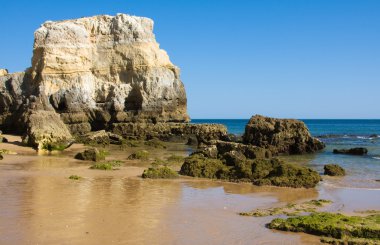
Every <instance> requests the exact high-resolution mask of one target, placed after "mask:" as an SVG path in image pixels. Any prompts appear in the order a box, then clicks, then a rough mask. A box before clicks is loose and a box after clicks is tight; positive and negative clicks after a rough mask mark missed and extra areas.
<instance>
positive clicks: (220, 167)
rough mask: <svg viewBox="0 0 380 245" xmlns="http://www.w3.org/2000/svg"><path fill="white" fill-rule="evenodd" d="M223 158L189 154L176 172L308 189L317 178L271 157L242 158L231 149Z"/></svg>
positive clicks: (310, 173)
mask: <svg viewBox="0 0 380 245" xmlns="http://www.w3.org/2000/svg"><path fill="white" fill-rule="evenodd" d="M226 155H227V157H226V159H228V160H229V162H228V164H227V163H226V159H224V160H223V159H211V158H207V157H205V156H203V155H202V154H200V153H198V154H193V155H191V156H190V157H187V158H186V159H185V163H184V164H183V165H182V167H181V171H180V174H182V175H188V176H193V177H202V178H211V179H224V180H230V181H250V182H252V183H253V184H256V185H274V186H281V187H293V188H301V187H304V188H312V187H315V186H316V185H317V184H318V182H319V181H320V176H319V174H318V173H317V172H316V171H314V170H311V169H309V168H305V167H300V166H296V165H292V164H287V163H284V162H282V161H280V160H278V159H276V158H274V159H255V160H244V158H243V156H242V155H240V154H239V153H238V154H236V155H234V154H232V153H231V152H230V153H228V154H225V156H226Z"/></svg>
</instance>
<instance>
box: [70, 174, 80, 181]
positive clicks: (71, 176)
mask: <svg viewBox="0 0 380 245" xmlns="http://www.w3.org/2000/svg"><path fill="white" fill-rule="evenodd" d="M69 179H71V180H81V179H83V178H82V177H80V176H78V175H70V177H69Z"/></svg>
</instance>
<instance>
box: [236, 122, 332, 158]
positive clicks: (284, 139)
mask: <svg viewBox="0 0 380 245" xmlns="http://www.w3.org/2000/svg"><path fill="white" fill-rule="evenodd" d="M243 141H244V143H246V144H252V145H255V146H259V147H263V148H267V149H270V150H271V151H272V152H273V153H274V154H281V153H283V154H302V153H313V152H316V151H319V150H322V149H323V148H324V147H325V145H324V143H323V142H321V141H319V140H318V139H316V138H313V137H312V136H311V134H310V132H309V130H308V128H307V127H306V125H305V124H304V123H303V122H302V121H299V120H294V119H276V118H270V117H263V116H260V115H256V116H253V117H252V118H251V119H250V120H249V122H248V124H247V125H246V127H245V133H244V135H243Z"/></svg>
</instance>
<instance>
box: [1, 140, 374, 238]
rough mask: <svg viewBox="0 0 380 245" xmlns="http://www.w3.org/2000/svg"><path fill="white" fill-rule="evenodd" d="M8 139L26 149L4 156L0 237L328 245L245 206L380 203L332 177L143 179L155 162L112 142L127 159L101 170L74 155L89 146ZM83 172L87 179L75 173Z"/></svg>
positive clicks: (360, 206) (181, 151)
mask: <svg viewBox="0 0 380 245" xmlns="http://www.w3.org/2000/svg"><path fill="white" fill-rule="evenodd" d="M5 137H7V138H8V139H9V141H10V142H9V143H6V144H5V143H1V146H0V148H1V149H7V150H10V151H12V152H15V153H17V155H4V160H2V161H0V196H1V202H0V234H1V236H0V244H319V238H317V237H314V236H310V235H305V234H292V233H284V232H276V231H272V230H268V229H266V228H265V224H266V223H268V222H269V221H270V220H271V217H262V218H255V217H242V216H239V215H237V213H238V212H243V211H249V210H252V209H254V208H265V207H271V206H279V205H282V204H284V203H288V202H301V201H305V200H310V199H316V198H324V199H330V200H332V201H334V204H333V205H331V206H329V207H328V208H327V210H328V211H341V212H345V213H353V212H354V211H355V210H366V209H376V208H379V207H378V203H380V195H379V190H367V189H348V188H334V187H331V186H330V185H328V183H321V184H320V185H319V186H318V188H317V189H309V190H306V189H290V188H274V187H255V186H253V185H251V184H232V183H223V182H220V181H210V180H200V179H192V178H181V179H177V180H143V179H141V178H140V177H139V176H141V173H142V172H143V170H144V169H145V168H146V167H147V166H149V165H150V163H149V162H146V161H145V162H140V161H128V160H126V159H127V157H128V155H129V154H130V153H132V152H133V151H136V149H135V148H130V149H127V150H126V151H121V150H119V149H118V148H117V147H113V148H111V149H109V150H110V152H111V154H110V156H109V157H108V159H110V160H111V159H112V160H122V161H123V162H124V164H123V166H122V167H120V169H119V170H115V171H99V170H90V169H89V166H91V163H90V162H83V161H77V160H75V159H74V158H73V156H74V155H75V154H76V153H77V152H79V151H81V150H83V149H84V148H86V147H85V146H83V145H79V144H76V145H73V146H72V147H70V148H69V149H68V150H67V151H65V152H64V153H63V154H57V155H38V154H37V153H36V152H35V151H34V150H33V149H30V148H28V147H24V146H22V144H21V142H20V141H21V140H20V138H19V137H17V136H9V135H6V136H5ZM148 150H149V151H151V152H152V158H161V159H165V158H166V157H167V156H170V155H171V154H176V155H186V154H188V152H189V151H191V149H188V148H187V147H186V146H184V145H179V144H169V145H168V149H166V150H160V149H151V148H149V149H148ZM178 167H179V166H176V168H178ZM74 174H75V175H79V176H82V177H83V179H82V180H79V181H74V180H70V179H68V177H69V176H70V175H74Z"/></svg>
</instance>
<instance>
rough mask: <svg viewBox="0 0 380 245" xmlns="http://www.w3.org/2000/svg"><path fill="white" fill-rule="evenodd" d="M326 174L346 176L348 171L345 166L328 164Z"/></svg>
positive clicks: (325, 169)
mask: <svg viewBox="0 0 380 245" xmlns="http://www.w3.org/2000/svg"><path fill="white" fill-rule="evenodd" d="M323 169H324V174H325V175H330V176H345V175H346V171H345V170H344V168H342V167H341V166H339V165H337V164H326V165H325V166H324V167H323Z"/></svg>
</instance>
